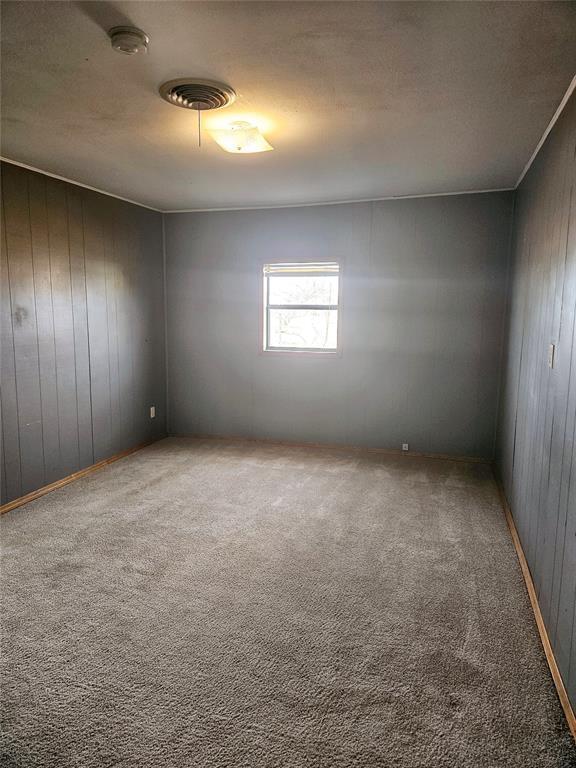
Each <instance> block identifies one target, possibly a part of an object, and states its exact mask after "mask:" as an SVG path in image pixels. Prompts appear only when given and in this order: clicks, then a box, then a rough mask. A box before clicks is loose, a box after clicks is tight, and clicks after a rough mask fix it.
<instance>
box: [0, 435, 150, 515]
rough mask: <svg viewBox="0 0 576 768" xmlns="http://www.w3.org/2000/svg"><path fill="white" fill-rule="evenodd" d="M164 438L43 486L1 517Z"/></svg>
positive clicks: (7, 507)
mask: <svg viewBox="0 0 576 768" xmlns="http://www.w3.org/2000/svg"><path fill="white" fill-rule="evenodd" d="M164 437H165V435H163V436H162V437H157V438H154V439H153V440H147V441H146V442H145V443H140V444H139V445H135V446H134V447H133V448H127V449H126V450H125V451H121V452H120V453H115V454H113V455H112V456H109V457H108V458H107V459H102V461H97V462H96V464H90V466H89V467H84V469H80V470H78V472H73V473H72V474H71V475H66V477H62V478H60V480H55V481H54V482H53V483H49V484H48V485H43V486H42V487H41V488H37V489H36V490H35V491H30V493H27V494H26V495H25V496H19V497H18V498H17V499H13V500H12V501H9V502H7V503H6V504H3V505H2V506H0V515H5V514H6V512H10V511H11V510H12V509H16V508H17V507H21V506H22V505H24V504H28V502H30V501H34V500H35V499H39V498H40V497H41V496H45V495H46V494H47V493H50V492H51V491H57V490H58V488H62V487H63V486H65V485H68V484H69V483H73V482H74V481H75V480H79V479H80V478H81V477H84V476H85V475H90V474H92V472H96V471H97V470H99V469H104V467H107V466H108V464H113V463H114V462H115V461H118V460H119V459H123V458H125V457H126V456H130V454H132V453H136V451H140V450H141V449H142V448H146V446H148V445H152V444H153V443H157V442H158V440H163V439H164Z"/></svg>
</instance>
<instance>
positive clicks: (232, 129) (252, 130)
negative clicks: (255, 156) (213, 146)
mask: <svg viewBox="0 0 576 768" xmlns="http://www.w3.org/2000/svg"><path fill="white" fill-rule="evenodd" d="M210 134H211V136H212V138H213V139H214V141H215V142H216V143H217V144H219V145H220V146H221V147H222V149H224V150H225V151H226V152H233V153H236V154H251V153H254V152H270V150H272V149H274V147H273V146H272V145H271V144H269V143H268V142H267V141H266V139H265V138H264V136H262V134H261V133H260V129H259V128H258V127H257V126H256V125H252V124H251V123H248V122H246V121H245V120H236V121H235V122H233V123H230V125H229V127H228V128H218V129H214V130H211V131H210Z"/></svg>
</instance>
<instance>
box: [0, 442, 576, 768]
mask: <svg viewBox="0 0 576 768" xmlns="http://www.w3.org/2000/svg"><path fill="white" fill-rule="evenodd" d="M2 539H3V574H2V586H3V602H4V621H3V630H4V639H3V656H4V658H3V663H4V668H3V695H2V699H3V736H2V753H1V757H2V761H1V764H2V766H4V767H5V768H8V767H10V768H12V767H14V766H19V767H20V766H26V768H31V767H34V768H37V767H38V768H44V767H48V766H49V767H50V768H56V767H57V768H72V767H74V768H92V766H94V768H108V767H112V766H115V767H117V768H118V767H119V768H201V767H202V768H369V767H371V766H379V767H381V768H440V767H441V766H442V767H443V766H446V767H447V768H448V767H449V768H501V767H502V768H513V767H515V766H518V768H537V767H538V768H566V767H567V766H576V750H575V747H574V743H573V741H572V739H571V737H570V735H569V732H568V729H567V726H566V724H565V721H564V718H563V714H562V711H561V708H560V705H559V702H558V700H557V697H556V694H555V690H554V687H553V684H552V680H551V677H550V674H549V671H548V668H547V666H546V662H545V658H544V655H543V652H542V648H541V645H540V641H539V638H538V635H537V631H536V626H535V623H534V618H533V615H532V613H531V609H530V605H529V602H528V598H527V594H526V590H525V587H524V583H523V581H522V577H521V574H520V570H519V567H518V564H517V560H516V556H515V553H514V549H513V546H512V543H511V540H510V536H509V533H508V530H507V527H506V523H505V520H504V517H503V513H502V510H501V507H500V504H499V501H498V497H497V492H496V487H495V485H494V482H493V480H492V477H491V474H490V469H489V468H488V467H487V466H484V465H480V464H466V463H461V462H454V461H441V460H432V459H418V458H410V457H401V456H400V457H390V456H385V455H382V454H375V453H372V454H371V453H367V452H359V451H358V452H354V451H349V452H346V451H338V450H328V449H322V450H320V449H306V448H297V447H282V446H273V445H262V444H255V443H249V442H222V441H198V440H188V439H177V438H171V439H168V440H164V441H161V442H159V443H156V444H155V445H153V446H150V447H149V448H147V449H145V450H143V451H140V452H138V453H136V454H134V455H133V456H131V457H129V458H126V459H123V460H122V461H119V462H117V463H115V464H113V465H111V466H109V467H107V468H106V469H104V470H101V471H99V472H97V473H94V474H92V475H89V476H87V477H85V478H83V479H81V480H79V481H77V482H74V483H72V484H71V485H68V486H66V487H64V488H62V489H60V490H58V491H56V492H54V493H51V494H49V495H47V496H44V497H43V498H41V499H39V500H37V501H35V502H32V503H30V504H28V505H27V506H25V507H21V508H19V509H16V510H14V511H13V512H10V513H8V514H7V515H6V516H5V517H4V518H3V520H2Z"/></svg>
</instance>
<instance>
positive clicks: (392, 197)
mask: <svg viewBox="0 0 576 768" xmlns="http://www.w3.org/2000/svg"><path fill="white" fill-rule="evenodd" d="M515 189H516V187H497V188H496V187H495V188H494V189H464V190H460V191H457V192H429V193H427V194H422V195H390V196H388V197H366V198H359V199H357V200H324V201H321V202H319V203H285V204H281V205H244V206H238V207H231V208H181V209H174V210H166V211H163V213H222V212H224V211H275V210H278V209H282V208H319V207H323V206H327V205H361V204H362V203H383V202H387V201H388V202H389V201H392V200H420V199H424V198H427V197H457V196H458V195H489V194H494V193H496V192H514V190H515Z"/></svg>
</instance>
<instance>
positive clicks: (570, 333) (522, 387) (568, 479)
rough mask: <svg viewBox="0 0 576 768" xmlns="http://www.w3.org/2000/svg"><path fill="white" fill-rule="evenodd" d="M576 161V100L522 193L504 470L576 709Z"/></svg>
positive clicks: (502, 425)
mask: <svg viewBox="0 0 576 768" xmlns="http://www.w3.org/2000/svg"><path fill="white" fill-rule="evenodd" d="M575 155H576V99H575V98H574V97H572V99H571V101H570V103H569V104H568V106H567V107H566V109H565V111H564V113H563V114H562V116H561V118H560V120H559V122H558V123H557V124H556V126H555V127H554V129H553V131H552V133H551V134H550V136H549V137H548V139H547V141H546V143H545V145H544V147H543V148H542V150H541V151H540V153H539V155H538V157H537V159H536V162H535V163H534V165H533V166H532V168H531V169H530V171H529V173H528V174H527V176H526V178H525V179H524V181H523V182H522V184H521V186H520V188H519V190H518V192H517V197H516V210H515V217H514V218H515V222H514V248H513V270H512V276H511V291H510V309H509V318H508V331H507V353H506V362H505V365H504V371H503V375H504V379H503V388H502V400H501V412H500V419H499V436H498V465H499V468H500V472H501V475H502V479H503V482H504V486H505V489H506V494H507V497H508V500H509V503H510V506H511V509H512V513H513V515H514V518H515V521H516V526H517V528H518V533H519V535H520V538H521V540H522V546H523V548H524V552H525V553H526V558H527V560H528V564H529V566H530V570H531V572H532V577H533V579H534V583H535V586H536V590H537V592H538V600H539V602H540V607H541V609H542V614H543V617H544V621H545V623H546V626H547V628H548V633H549V635H550V640H551V642H552V646H553V648H554V652H555V655H556V659H557V661H558V665H559V667H560V671H561V673H562V676H563V679H564V682H565V684H566V685H567V688H568V692H569V695H570V697H571V700H572V704H573V705H574V706H575V707H576V610H575V607H576V468H575V465H576V462H575V457H576V452H575V447H574V446H575V433H574V430H575V427H576V333H575V317H576V160H575ZM551 342H552V343H555V344H556V345H557V352H556V362H555V365H554V368H552V369H551V368H550V367H549V366H548V348H549V344H550V343H551Z"/></svg>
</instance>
